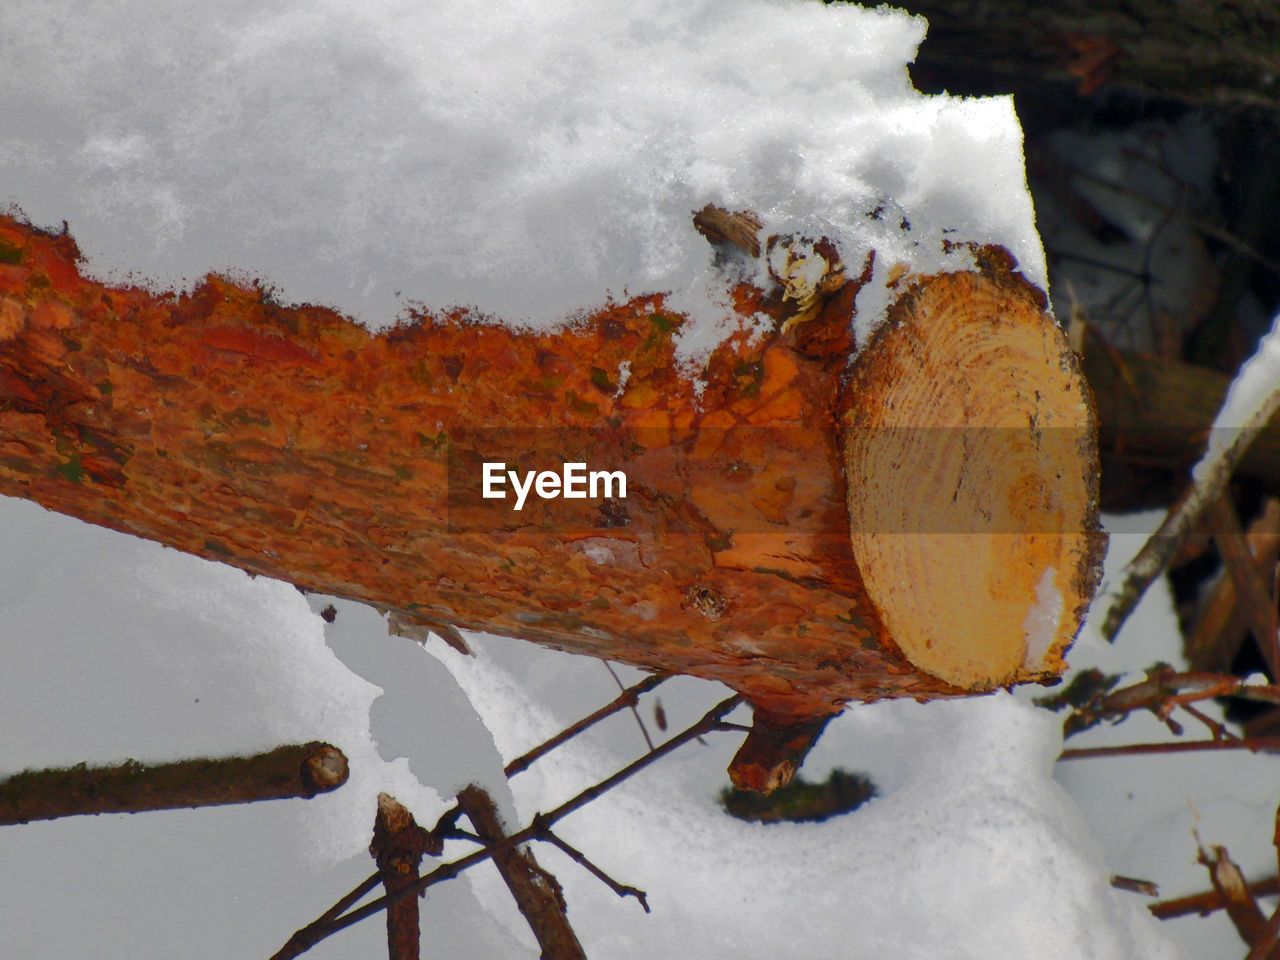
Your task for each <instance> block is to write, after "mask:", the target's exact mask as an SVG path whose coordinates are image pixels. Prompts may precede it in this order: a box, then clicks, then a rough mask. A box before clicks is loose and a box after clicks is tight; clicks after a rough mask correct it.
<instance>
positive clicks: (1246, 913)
mask: <svg viewBox="0 0 1280 960" xmlns="http://www.w3.org/2000/svg"><path fill="white" fill-rule="evenodd" d="M1197 859H1198V860H1199V862H1200V863H1202V864H1204V865H1205V867H1207V868H1208V870H1209V880H1210V882H1211V883H1212V884H1213V889H1214V890H1216V891H1217V892H1218V896H1220V897H1221V898H1222V905H1223V908H1224V909H1225V910H1226V911H1227V916H1229V917H1230V918H1231V922H1232V923H1233V924H1234V925H1235V928H1236V932H1237V933H1239V934H1240V939H1241V940H1243V941H1244V942H1245V943H1247V944H1248V945H1249V946H1251V947H1252V946H1256V945H1257V944H1258V942H1259V941H1260V940H1261V939H1262V938H1263V936H1264V935H1265V932H1266V926H1267V919H1266V917H1264V916H1263V915H1262V911H1261V910H1259V909H1258V903H1257V901H1256V900H1254V898H1253V894H1252V893H1250V892H1249V888H1248V885H1247V884H1245V882H1244V874H1243V873H1241V872H1240V868H1239V867H1238V866H1236V864H1235V861H1233V860H1232V859H1231V858H1230V857H1229V856H1228V855H1227V848H1226V847H1220V846H1215V847H1213V848H1212V851H1211V852H1206V851H1205V850H1204V849H1201V850H1200V855H1199V857H1198V858H1197Z"/></svg>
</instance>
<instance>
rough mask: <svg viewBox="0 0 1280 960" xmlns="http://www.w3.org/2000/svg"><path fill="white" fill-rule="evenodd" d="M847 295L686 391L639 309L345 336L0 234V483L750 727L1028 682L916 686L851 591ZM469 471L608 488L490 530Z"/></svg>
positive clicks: (311, 311) (249, 303)
mask: <svg viewBox="0 0 1280 960" xmlns="http://www.w3.org/2000/svg"><path fill="white" fill-rule="evenodd" d="M984 264H985V265H984V267H983V270H982V272H981V273H977V274H973V275H972V276H973V277H974V278H975V279H974V280H973V282H974V283H977V284H979V285H980V286H983V287H984V288H993V289H998V290H999V291H1001V296H1002V297H1003V298H1004V300H1003V301H1002V302H1008V303H1015V302H1016V303H1017V304H1018V305H1019V306H1018V309H1019V310H1021V311H1022V312H1023V313H1025V314H1026V316H1027V317H1029V318H1030V319H1029V320H1026V321H1024V322H1029V323H1035V324H1049V325H1052V321H1051V319H1049V318H1047V317H1046V316H1045V315H1043V313H1042V310H1041V305H1042V298H1040V297H1039V295H1038V292H1037V291H1035V290H1034V288H1031V287H1030V286H1029V285H1028V284H1026V283H1025V281H1023V280H1021V278H1020V277H1018V276H1017V275H1015V274H1012V273H1011V272H1010V270H1011V266H1012V265H1011V263H1010V262H1009V261H1008V260H1007V259H1002V258H1001V257H999V256H991V257H988V258H987V259H986V260H985V261H984ZM940 279H941V280H943V281H945V277H944V278H940ZM861 282H862V281H859V280H854V281H852V282H848V283H845V284H844V285H843V286H842V287H841V288H839V289H838V292H834V293H831V294H830V295H828V296H827V297H826V299H824V300H822V301H821V309H820V310H817V308H816V307H815V308H812V309H810V313H809V316H810V317H811V319H806V320H805V322H803V323H797V324H795V325H794V326H791V325H789V324H785V325H784V324H779V327H780V328H781V329H786V332H778V331H775V333H773V334H772V335H769V336H766V337H764V338H754V339H753V337H752V336H750V335H749V334H748V333H747V332H746V331H745V330H744V331H743V332H739V333H736V334H734V335H733V336H731V337H730V338H729V339H728V341H727V342H726V343H724V344H723V345H722V346H721V347H719V348H718V349H717V350H716V351H715V353H714V354H713V355H712V356H711V358H710V359H709V361H708V362H707V364H706V366H705V369H703V370H701V371H699V373H698V376H697V377H694V376H690V375H689V374H688V372H686V371H682V370H681V369H679V368H678V367H677V365H676V363H675V361H674V342H675V336H676V335H677V334H678V331H679V330H680V327H681V325H682V324H683V323H684V319H683V318H682V317H680V316H678V315H676V314H673V313H671V312H670V311H668V310H667V309H666V308H665V306H664V301H663V297H662V296H661V295H650V296H641V297H635V298H633V299H631V300H629V301H627V302H625V303H609V304H607V305H605V306H603V307H601V308H600V309H598V310H596V311H595V312H594V313H593V314H592V315H591V316H590V318H589V319H586V320H583V321H582V322H579V323H576V324H574V325H571V326H568V327H566V328H565V329H562V330H559V331H557V332H553V333H529V332H516V331H513V330H511V329H508V328H505V327H502V326H496V325H486V324H484V323H481V322H478V321H477V320H476V319H475V318H473V317H469V316H466V315H463V314H454V315H450V316H446V317H435V316H422V317H420V318H418V319H417V321H416V322H414V323H412V324H407V325H403V326H401V327H398V328H396V329H393V330H389V331H387V332H384V333H381V334H376V335H375V334H373V333H370V332H369V331H368V330H366V329H365V328H363V327H361V326H359V325H358V324H356V323H353V322H351V321H349V320H347V319H344V318H343V317H341V316H339V315H337V314H336V313H334V312H332V311H330V310H327V309H323V308H319V307H313V306H300V307H289V308H286V307H282V306H280V305H278V304H276V303H273V302H272V301H271V299H270V298H269V297H268V296H266V295H265V294H264V293H263V292H262V291H261V290H257V289H252V288H246V287H244V286H240V285H237V284H234V283H231V282H229V281H227V280H225V279H220V278H216V277H210V278H208V279H206V280H205V281H204V282H203V283H202V284H200V285H199V286H198V287H197V288H196V289H195V290H194V291H193V292H191V293H190V294H188V295H155V294H153V293H150V292H148V291H145V290H142V289H138V288H133V287H128V288H126V287H112V286H107V285H104V284H101V283H97V282H95V281H92V280H89V279H86V278H85V277H84V276H82V275H81V273H80V272H79V270H78V267H77V251H76V248H75V246H74V243H73V242H72V241H71V239H70V238H69V237H66V236H51V235H48V234H45V233H42V232H40V231H38V230H34V229H32V228H30V227H28V226H25V225H23V224H21V223H18V222H15V221H14V220H12V219H4V220H0V493H4V494H8V495H13V496H19V497H25V498H28V499H32V500H36V501H38V502H40V503H42V504H44V505H45V506H47V507H49V508H51V509H54V510H57V511H60V512H64V513H69V514H72V515H74V516H78V517H81V518H82V519H85V520H88V521H90V522H93V523H98V524H102V525H105V526H109V527H112V528H115V529H118V530H123V531H126V532H128V533H133V534H137V535H139V536H143V537H147V538H150V539H154V540H159V541H161V542H163V543H166V544H169V545H171V546H174V547H177V548H179V549H182V550H185V551H188V552H190V553H194V554H197V555H199V556H203V557H208V558H212V559H216V560H221V561H224V562H227V563H230V564H233V565H235V566H238V567H241V568H242V569H245V570H248V571H250V572H253V573H258V574H265V575H268V576H272V577H278V578H281V579H284V580H287V581H289V582H292V583H295V584H297V585H299V586H301V587H304V588H308V589H313V590H318V591H323V592H327V593H333V594H338V595H342V596H346V597H351V598H354V599H357V600H363V601H367V602H371V603H374V604H377V605H379V606H381V607H384V608H387V609H389V610H392V611H394V612H396V613H398V614H399V615H401V616H402V617H404V618H407V619H409V620H415V621H418V622H421V623H425V624H428V625H437V626H439V627H441V628H443V626H444V625H446V624H453V625H457V626H460V627H464V628H471V629H477V630H486V631H490V632H493V633H498V634H504V635H508V636H516V637H523V638H525V639H528V640H533V641H536V642H539V643H544V644H548V645H551V646H555V647H558V648H561V649H565V650H569V651H573V652H577V653H586V654H592V655H596V656H601V657H607V658H610V659H616V660H621V661H626V662H630V663H633V664H637V665H639V666H642V667H647V668H650V669H657V670H663V671H674V672H682V673H689V674H694V675H697V676H701V677H705V678H708V679H714V680H719V681H722V682H724V683H726V684H728V685H729V686H731V687H733V688H735V689H737V690H739V691H741V692H742V693H744V694H745V695H746V696H747V697H748V698H749V699H750V700H751V701H752V702H753V704H755V705H756V706H757V707H758V708H760V710H761V712H762V713H763V714H765V715H767V716H770V717H772V718H774V719H775V720H777V721H779V722H782V723H787V722H791V721H797V722H800V721H805V720H807V719H809V718H812V717H816V716H820V715H823V714H827V713H830V712H831V711H832V710H834V709H837V708H838V704H840V703H842V702H845V701H848V700H868V699H876V698H881V697H897V696H912V697H917V698H932V697H944V696H957V695H962V694H963V693H965V692H966V690H967V689H985V688H989V687H990V686H992V685H994V684H999V683H1006V682H1017V681H1021V680H1027V679H1042V680H1043V679H1048V678H1050V677H1052V675H1053V674H1054V673H1055V672H1056V667H1057V666H1060V662H1058V663H1057V664H1056V666H1051V667H1049V668H1045V669H1036V670H1030V671H1019V670H1016V669H1015V670H1013V671H1010V670H1008V669H1007V668H1006V666H1000V667H999V668H998V669H996V670H993V672H992V673H991V675H990V676H988V677H986V678H984V680H983V681H980V682H976V683H967V684H963V685H960V686H957V685H954V684H952V683H948V682H946V681H944V680H941V679H938V677H937V676H934V675H931V674H929V673H926V672H924V671H923V670H921V669H919V668H918V667H917V666H916V665H914V664H913V663H912V662H911V661H910V660H909V659H908V658H907V657H906V656H905V655H904V654H903V652H902V650H901V649H900V647H899V644H897V643H896V642H895V640H894V638H892V637H891V636H889V635H888V634H887V632H886V630H885V628H884V626H883V624H882V622H881V617H880V615H879V613H878V612H877V607H876V604H875V602H873V599H872V598H869V597H868V596H867V591H866V588H865V586H864V582H863V576H862V574H861V572H860V570H859V566H858V563H857V562H856V561H855V557H854V555H853V550H852V548H851V542H850V524H849V519H848V511H847V504H846V497H847V494H848V492H849V491H847V489H846V482H845V474H844V451H843V447H842V436H841V431H842V427H841V418H842V417H845V418H847V417H849V412H848V411H849V408H850V405H851V404H855V405H856V398H852V399H851V398H849V397H848V396H845V395H843V393H842V391H844V390H845V381H846V379H847V367H848V356H849V352H850V348H851V344H850V334H849V329H850V324H849V319H850V315H851V311H852V304H853V297H854V294H855V293H856V291H857V289H858V286H859V284H860V283H861ZM920 282H921V283H923V284H925V285H926V286H927V285H928V283H929V282H930V281H929V280H928V279H927V278H925V279H922V280H921V281H920ZM948 282H949V281H948ZM735 297H736V300H737V309H738V311H739V312H740V313H741V314H742V315H744V316H750V315H751V314H752V313H754V312H756V311H757V310H759V309H761V308H764V309H775V308H776V304H771V303H770V302H769V301H767V300H766V299H765V295H764V294H763V293H762V292H761V291H757V290H754V289H752V288H749V287H745V286H744V287H740V288H739V289H737V290H736V291H735ZM787 327H790V329H787ZM1053 329H1054V330H1056V327H1054V328H1053ZM1055 336H1056V334H1055ZM1046 337H1047V339H1046V340H1045V342H1046V349H1047V350H1048V351H1050V353H1052V351H1054V350H1062V351H1065V345H1059V344H1058V342H1057V341H1053V342H1052V343H1050V340H1052V337H1048V335H1047V334H1046ZM1059 339H1060V337H1059ZM872 353H874V351H866V352H864V353H863V354H862V356H861V357H860V359H859V361H858V362H859V364H861V365H865V364H868V363H874V357H873V356H872ZM1051 362H1052V363H1054V364H1065V363H1067V360H1066V359H1063V358H1060V357H1058V356H1056V355H1053V359H1052V361H1051ZM1068 366H1070V364H1068ZM1070 369H1071V371H1074V367H1073V366H1071V367H1070ZM1072 375H1074V373H1072ZM855 419H856V418H855ZM486 460H493V461H499V460H500V461H505V462H506V464H507V466H508V468H514V467H516V465H517V464H518V465H519V467H520V469H521V470H522V471H523V470H529V469H538V470H544V469H558V468H559V466H560V464H561V463H562V462H566V461H575V462H584V463H586V465H587V469H588V470H609V471H615V470H621V471H623V472H624V473H625V474H626V477H627V495H626V497H625V499H623V498H621V497H618V496H614V497H613V498H611V499H602V498H599V497H597V498H595V499H590V498H589V499H584V500H566V499H555V500H537V499H536V498H535V497H533V496H530V498H529V502H528V503H527V504H526V505H525V507H524V509H523V510H521V511H518V512H517V511H515V510H513V509H512V502H513V501H512V499H510V498H508V499H506V500H486V499H484V498H482V497H481V496H480V486H481V464H482V463H483V462H484V461H486ZM1087 460H1088V457H1087V456H1085V457H1084V460H1083V461H1082V462H1081V463H1079V464H1078V465H1076V466H1075V467H1074V468H1073V469H1074V472H1075V474H1076V477H1075V481H1076V482H1087V480H1088V477H1089V475H1090V472H1091V471H1092V470H1095V469H1096V466H1095V465H1093V464H1092V463H1090V462H1086V461H1087ZM1088 509H1089V510H1092V509H1094V508H1093V506H1092V505H1091V504H1090V505H1089V506H1088ZM1090 522H1092V521H1091V516H1090V517H1084V518H1079V517H1077V518H1074V519H1072V520H1071V521H1070V522H1069V523H1068V526H1067V530H1068V532H1070V531H1071V530H1072V526H1071V523H1074V524H1075V525H1076V527H1075V530H1076V532H1081V529H1082V526H1081V525H1083V527H1089V523H1090ZM1090 529H1091V528H1090ZM1085 532H1088V531H1085ZM1078 559H1079V562H1080V563H1081V564H1084V563H1085V561H1086V559H1087V560H1088V562H1090V563H1091V562H1092V561H1093V560H1094V559H1096V558H1095V557H1093V556H1092V553H1090V555H1089V557H1088V558H1078ZM1085 581H1089V578H1088V577H1084V578H1083V580H1081V583H1082V584H1083V586H1084V587H1085V588H1086V589H1088V590H1091V589H1092V582H1091V581H1089V582H1087V583H1086V582H1085ZM920 588H921V589H922V590H927V589H929V584H928V582H924V583H922V584H921V585H920ZM1076 599H1078V598H1076ZM1073 604H1074V600H1073ZM1074 617H1075V611H1074V606H1071V609H1070V610H1069V617H1068V619H1069V621H1070V622H1068V623H1067V624H1066V627H1065V628H1064V629H1065V634H1064V635H1065V636H1066V640H1067V641H1068V642H1069V639H1070V635H1072V634H1074V630H1075V627H1076V622H1077V621H1076V619H1074ZM1063 646H1065V644H1063Z"/></svg>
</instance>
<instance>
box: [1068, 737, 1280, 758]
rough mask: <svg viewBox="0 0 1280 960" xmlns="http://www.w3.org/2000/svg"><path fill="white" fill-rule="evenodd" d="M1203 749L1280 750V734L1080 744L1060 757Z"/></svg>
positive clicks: (1115, 755) (1126, 754)
mask: <svg viewBox="0 0 1280 960" xmlns="http://www.w3.org/2000/svg"><path fill="white" fill-rule="evenodd" d="M1199 750H1250V751H1252V752H1254V753H1257V752H1258V751H1259V750H1280V737H1249V738H1247V739H1243V740H1242V739H1234V740H1189V741H1188V740H1171V741H1167V742H1165V743H1129V744H1125V745H1124V746H1122V747H1078V748H1074V749H1071V750H1063V751H1062V752H1061V753H1060V754H1058V759H1059V760H1084V759H1089V758H1095V759H1096V758H1098V757H1126V756H1133V755H1135V754H1146V753H1195V752H1196V751H1199Z"/></svg>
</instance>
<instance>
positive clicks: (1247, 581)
mask: <svg viewBox="0 0 1280 960" xmlns="http://www.w3.org/2000/svg"><path fill="white" fill-rule="evenodd" d="M1208 511H1209V517H1210V520H1211V522H1212V523H1213V541H1214V543H1216V544H1217V545H1218V552H1219V553H1220V554H1222V562H1223V564H1224V565H1225V566H1226V568H1227V574H1228V575H1229V576H1230V577H1231V579H1232V580H1233V581H1234V582H1235V585H1236V595H1237V596H1238V597H1239V598H1240V601H1241V606H1243V607H1244V610H1245V613H1246V614H1247V615H1248V618H1249V626H1250V629H1252V630H1253V637H1254V640H1256V641H1257V644H1258V649H1259V651H1261V653H1262V659H1263V660H1265V661H1266V664H1267V669H1268V670H1269V671H1270V672H1271V677H1272V679H1273V680H1280V630H1278V628H1280V624H1278V623H1277V621H1276V608H1275V604H1274V603H1272V601H1271V591H1270V590H1268V589H1267V584H1266V583H1265V582H1264V581H1263V578H1262V577H1261V576H1259V575H1258V571H1257V570H1256V569H1255V568H1254V565H1253V555H1252V554H1251V553H1250V551H1249V547H1248V546H1247V544H1246V542H1245V539H1244V530H1242V529H1241V527H1240V518H1239V517H1238V516H1236V509H1235V507H1233V506H1232V505H1231V502H1230V501H1229V500H1228V499H1227V497H1226V496H1225V495H1223V496H1220V497H1218V498H1217V499H1216V500H1214V501H1213V502H1212V503H1211V504H1209V507H1208Z"/></svg>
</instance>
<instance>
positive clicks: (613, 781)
mask: <svg viewBox="0 0 1280 960" xmlns="http://www.w3.org/2000/svg"><path fill="white" fill-rule="evenodd" d="M741 703H742V697H741V695H738V694H735V695H734V696H732V697H729V698H727V699H725V700H722V701H720V703H718V704H716V705H715V706H714V707H712V708H711V709H710V710H708V711H707V713H706V714H704V715H703V717H702V719H700V720H699V721H698V722H697V723H695V724H693V725H692V726H690V727H687V728H685V729H684V730H683V731H681V732H680V733H678V734H676V735H675V736H674V737H672V738H671V739H669V740H667V741H665V742H663V743H661V744H659V745H658V746H657V747H656V748H654V749H653V750H652V751H650V752H649V753H646V754H645V755H644V756H643V757H640V758H639V759H638V760H634V761H632V762H631V763H629V764H628V765H627V766H625V767H623V768H622V769H621V770H619V771H618V772H617V773H615V774H613V775H612V776H610V777H608V778H607V779H605V780H602V781H600V782H599V783H597V784H596V785H595V786H593V787H588V788H587V789H586V790H583V791H582V792H581V793H579V794H578V795H577V796H575V797H573V798H572V799H570V800H566V801H565V802H564V803H562V804H560V806H558V807H556V808H555V809H554V810H552V811H551V812H550V813H544V814H538V816H536V817H534V818H533V822H532V823H531V824H529V826H527V827H525V828H524V829H522V830H519V831H517V832H516V833H513V834H511V835H510V836H508V837H506V838H505V839H503V840H500V841H498V842H497V843H493V844H490V845H489V846H487V847H485V848H483V849H481V850H476V851H475V852H473V853H470V854H468V855H467V856H465V857H461V858H459V859H457V860H453V861H451V862H449V863H445V864H441V865H440V866H439V867H436V869H434V870H432V871H431V872H430V873H428V874H426V875H425V876H423V877H420V878H419V879H418V880H416V881H414V882H413V883H412V884H410V885H408V886H406V887H404V888H402V889H400V890H398V891H396V892H395V893H394V894H387V895H385V896H383V897H380V898H378V899H377V900H373V901H370V902H369V903H366V904H365V905H364V906H362V907H357V908H356V909H354V910H352V911H351V912H350V913H346V914H344V915H342V916H340V917H334V918H331V919H328V920H316V921H314V922H313V923H311V924H308V925H307V926H305V927H303V928H302V929H300V930H298V931H297V932H296V933H294V935H293V936H292V937H290V938H289V942H288V943H286V944H285V945H284V946H283V947H281V948H280V949H279V950H278V951H277V952H276V953H275V954H274V955H273V956H272V958H271V960H291V958H293V957H298V956H301V955H302V954H303V953H305V952H306V951H307V950H309V949H311V947H313V946H315V945H316V944H317V943H319V942H320V941H321V940H323V939H325V938H326V937H328V936H330V935H331V934H334V933H337V932H338V931H339V930H343V929H346V928H347V927H349V926H352V925H353V924H356V923H359V922H360V921H361V920H363V919H365V918H366V917H370V916H373V915H374V914H375V913H378V912H379V911H380V910H385V909H386V908H387V907H388V906H389V905H390V904H392V903H394V902H396V901H397V900H399V899H401V898H402V897H406V896H409V895H411V894H414V893H420V892H421V891H423V890H425V889H426V888H427V887H429V886H432V885H434V884H436V883H440V882H442V881H444V880H448V879H451V878H452V877H456V876H457V875H458V874H459V873H461V872H462V871H463V870H466V869H468V868H469V867H473V866H475V865H476V864H477V863H481V862H483V861H485V860H487V859H489V858H490V857H492V856H494V855H496V854H498V853H501V852H503V851H505V850H509V849H513V848H514V847H516V846H518V845H519V844H522V843H526V842H528V841H529V840H533V839H536V838H537V837H539V836H541V835H542V834H543V833H545V831H546V830H547V829H548V828H549V827H550V826H551V825H552V824H554V823H555V822H556V821H557V820H560V819H562V818H563V817H566V816H568V815H569V814H570V813H573V811H575V810H577V809H579V808H580V807H583V806H585V805H586V804H588V803H590V802H591V801H592V800H594V799H595V798H596V797H598V796H600V795H601V794H603V793H606V792H607V791H609V790H611V789H613V788H614V787H616V786H617V785H618V784H620V783H622V782H623V781H624V780H626V779H628V778H629V777H631V776H632V775H633V774H635V773H637V772H639V771H640V770H643V769H644V768H645V767H647V766H649V765H650V764H652V763H654V762H655V761H657V760H659V759H661V758H662V757H664V756H666V755H667V754H669V753H671V752H672V751H674V750H675V749H677V748H678V747H681V746H683V745H684V744H686V743H688V742H689V741H690V740H694V739H696V738H698V737H700V736H701V735H702V734H704V733H707V732H709V731H711V730H714V729H715V728H716V725H717V724H718V723H719V722H720V719H721V718H722V717H723V716H724V715H725V714H727V713H729V712H730V711H732V710H734V709H735V708H736V707H738V706H739V705H740V704H741Z"/></svg>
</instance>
